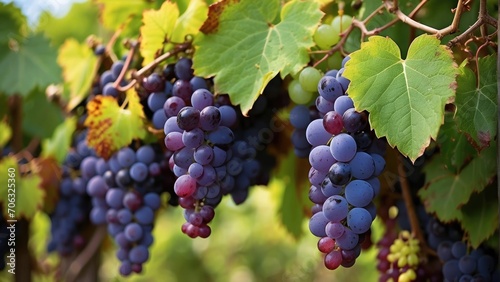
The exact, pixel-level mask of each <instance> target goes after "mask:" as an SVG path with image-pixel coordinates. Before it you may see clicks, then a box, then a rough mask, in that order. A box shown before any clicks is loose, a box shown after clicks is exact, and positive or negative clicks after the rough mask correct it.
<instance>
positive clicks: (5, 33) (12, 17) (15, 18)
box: [0, 3, 28, 45]
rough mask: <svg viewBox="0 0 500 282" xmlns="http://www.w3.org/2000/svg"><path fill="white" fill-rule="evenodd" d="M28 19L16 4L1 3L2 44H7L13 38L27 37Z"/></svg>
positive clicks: (0, 26) (0, 35)
mask: <svg viewBox="0 0 500 282" xmlns="http://www.w3.org/2000/svg"><path fill="white" fill-rule="evenodd" d="M27 27H28V26H27V22H26V18H25V17H24V16H23V14H22V12H21V10H20V9H19V8H18V7H16V6H15V5H14V3H10V4H4V3H0V44H2V45H3V44H6V43H7V42H9V40H10V39H11V38H13V37H14V38H20V37H24V36H26V33H27V31H28V29H27Z"/></svg>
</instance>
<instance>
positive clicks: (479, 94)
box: [455, 55, 498, 148]
mask: <svg viewBox="0 0 500 282" xmlns="http://www.w3.org/2000/svg"><path fill="white" fill-rule="evenodd" d="M496 64H497V59H496V56H495V55H490V56H487V57H481V58H479V60H478V65H479V78H480V79H479V82H477V81H476V75H475V74H474V72H473V71H472V70H471V69H470V68H468V67H467V66H464V67H463V68H461V69H460V70H461V73H460V75H459V76H458V77H457V82H458V88H457V97H456V101H455V104H456V106H457V123H458V127H459V129H460V130H462V131H464V132H465V133H467V134H468V135H469V136H471V137H472V139H473V140H474V141H475V142H476V143H477V145H479V148H484V147H486V146H488V145H489V144H490V141H491V140H493V138H494V137H495V135H496V134H497V119H498V117H497V109H498V105H497V98H496V97H497V72H496V69H497V67H496ZM478 83H479V85H478Z"/></svg>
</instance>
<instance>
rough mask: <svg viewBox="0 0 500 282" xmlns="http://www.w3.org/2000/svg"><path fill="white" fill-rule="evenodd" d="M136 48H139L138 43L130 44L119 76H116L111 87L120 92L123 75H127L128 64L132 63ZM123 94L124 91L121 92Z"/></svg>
mask: <svg viewBox="0 0 500 282" xmlns="http://www.w3.org/2000/svg"><path fill="white" fill-rule="evenodd" d="M137 46H139V43H138V42H133V43H131V47H130V50H129V51H128V55H127V59H126V60H125V63H124V64H123V68H122V71H121V72H120V75H118V78H117V79H116V80H115V82H114V84H113V87H114V88H116V89H118V91H120V88H119V87H120V83H121V82H122V80H123V78H124V77H125V73H127V70H128V68H129V67H130V63H132V58H133V57H134V54H135V51H136V50H137ZM122 92H124V91H122Z"/></svg>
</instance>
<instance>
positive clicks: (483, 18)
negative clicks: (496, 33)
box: [448, 0, 497, 47]
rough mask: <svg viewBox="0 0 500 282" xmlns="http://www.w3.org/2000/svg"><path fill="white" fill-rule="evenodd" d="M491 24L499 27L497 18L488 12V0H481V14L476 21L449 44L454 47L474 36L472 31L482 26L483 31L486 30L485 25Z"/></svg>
mask: <svg viewBox="0 0 500 282" xmlns="http://www.w3.org/2000/svg"><path fill="white" fill-rule="evenodd" d="M485 24H489V25H491V26H493V27H495V28H497V20H496V19H495V18H493V17H492V16H490V15H489V14H488V11H487V10H486V0H480V1H479V16H478V18H477V20H476V22H475V23H474V24H473V25H471V26H470V27H469V28H468V29H467V30H465V31H464V32H463V33H462V34H460V35H458V36H456V37H455V38H453V39H452V40H450V41H449V42H448V46H449V47H452V46H454V45H456V44H458V43H460V42H463V41H465V40H467V39H468V38H470V37H471V36H472V33H473V32H474V31H476V30H477V29H478V28H481V31H482V32H484V30H485V28H483V27H484V25H485Z"/></svg>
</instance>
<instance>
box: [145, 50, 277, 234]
mask: <svg viewBox="0 0 500 282" xmlns="http://www.w3.org/2000/svg"><path fill="white" fill-rule="evenodd" d="M163 76H164V79H165V80H167V81H168V82H173V87H172V93H171V94H172V95H171V96H170V97H168V98H167V99H166V100H165V101H164V102H163V99H162V100H161V101H159V102H158V105H159V104H161V103H162V102H163V106H162V108H161V109H160V108H159V107H158V106H157V108H158V110H163V113H164V115H165V117H166V121H165V124H164V126H163V129H164V133H165V146H166V148H167V149H168V150H170V151H172V152H173V155H172V156H171V157H170V159H169V164H170V168H171V170H172V171H173V173H174V174H175V176H176V177H177V180H176V181H175V184H174V190H175V193H176V194H177V195H178V196H179V204H180V206H181V207H183V208H184V209H185V211H184V216H185V219H186V223H185V224H183V226H182V228H181V230H182V232H184V233H185V234H187V235H188V236H189V237H192V238H195V237H202V238H206V237H208V236H209V235H210V233H211V229H210V227H209V226H208V224H209V223H210V221H211V220H212V219H213V218H214V215H215V210H214V208H215V207H216V206H217V205H218V204H219V203H220V202H221V200H222V197H223V196H224V195H230V196H231V197H232V199H233V201H234V202H235V203H236V204H241V203H243V202H244V201H245V200H246V198H247V197H248V192H249V187H251V186H252V185H254V184H266V183H267V182H268V180H269V176H268V173H269V171H270V169H269V171H267V172H265V171H264V170H263V169H262V165H261V164H262V163H263V162H265V160H268V158H267V157H268V155H267V154H266V152H265V151H266V150H265V148H266V145H267V144H269V143H270V140H268V139H267V138H263V136H264V135H266V134H265V133H268V132H267V131H266V130H265V128H264V127H266V125H269V119H270V118H271V115H272V114H273V113H266V112H267V111H266V109H267V106H269V104H268V102H271V103H273V102H276V101H278V100H280V99H278V98H277V97H276V96H272V95H270V94H269V95H262V96H261V97H259V98H258V99H257V101H256V103H255V104H254V107H253V108H252V110H251V111H250V113H249V117H248V118H247V117H243V116H242V115H241V113H239V111H237V110H236V108H235V107H234V106H233V105H231V103H230V100H229V97H228V96H227V95H219V96H217V97H215V96H214V95H213V94H212V93H211V92H210V91H209V90H208V89H207V88H208V83H207V82H206V81H205V80H204V79H202V78H200V77H196V76H193V70H192V61H191V60H190V59H187V58H182V59H179V61H178V62H177V63H176V64H175V65H173V66H172V65H167V67H166V68H165V69H164V72H163ZM271 84H272V83H271ZM275 98H276V99H275ZM151 99H152V98H151V96H150V98H149V99H148V102H149V101H150V100H151ZM281 103H283V100H281ZM150 104H151V105H150V107H151V106H152V104H153V103H152V100H151V103H150ZM155 104H156V103H155ZM264 131H266V132H265V133H263V132H264ZM272 133H273V132H271V134H272ZM260 137H262V138H260ZM273 164H274V162H273V161H268V162H266V165H273Z"/></svg>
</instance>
